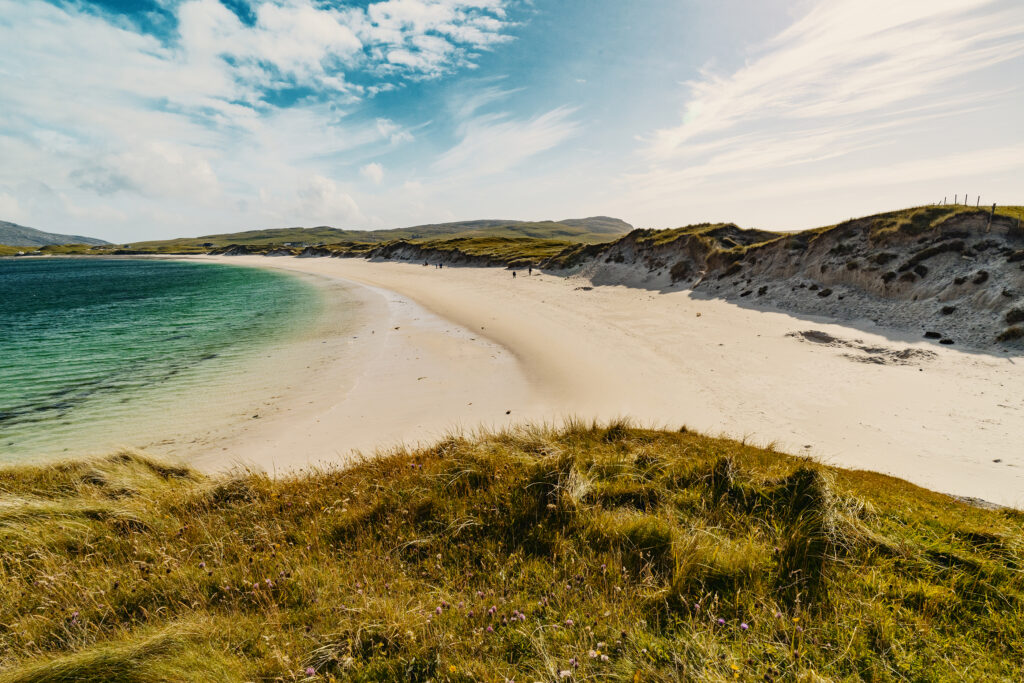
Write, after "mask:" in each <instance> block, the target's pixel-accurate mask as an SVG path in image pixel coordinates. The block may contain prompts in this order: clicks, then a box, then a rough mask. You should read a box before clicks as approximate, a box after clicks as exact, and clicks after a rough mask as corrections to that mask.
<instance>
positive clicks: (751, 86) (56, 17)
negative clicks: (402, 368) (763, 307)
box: [0, 0, 1024, 242]
mask: <svg viewBox="0 0 1024 683" xmlns="http://www.w3.org/2000/svg"><path fill="white" fill-rule="evenodd" d="M0 46H2V47H0V160H2V161H0V219H3V220H11V221H15V222H18V223H23V224H26V225H30V226H33V227H39V228H43V229H47V230H53V231H59V232H76V233H81V234H91V235H95V236H98V237H104V238H107V239H110V240H113V241H119V242H123V241H136V240H140V239H149V238H160V237H171V236H177V235H196V234H208V233H211V232H224V231H234V230H239V229H250V228H268V227H280V226H287V225H335V226H338V227H347V228H380V227H398V226H404V225H412V224H418V223H428V222H439V221H446V220H460V219H470V218H482V217H496V218H499V217H500V218H520V219H542V218H567V217H576V216H586V215H597V214H606V215H614V216H618V217H621V218H623V219H625V220H627V221H629V222H631V223H633V224H635V225H637V226H643V227H670V226H676V225H683V224H686V223H691V222H698V221H704V220H732V221H736V222H739V223H740V224H742V225H748V226H757V227H764V228H774V229H798V228H805V227H811V226H815V225H822V224H828V223H832V222H836V221H838V220H842V219H845V218H848V217H850V216H854V215H861V214H865V213H870V212H875V211H880V210H885V209H890V208H898V207H902V206H907V205H912V204H921V203H928V202H932V201H936V200H941V198H942V197H943V196H948V197H949V198H950V199H952V197H953V195H954V194H959V195H961V196H962V195H963V194H964V193H969V194H970V195H971V196H972V202H973V201H974V199H973V198H974V196H976V195H978V194H980V195H981V196H982V202H983V203H991V202H992V201H998V202H1000V203H1024V196H1022V193H1024V182H1022V181H1024V123H1022V121H1024V117H1022V116H1021V114H1020V112H1021V111H1024V92H1022V87H1024V3H1021V2H1019V0H900V1H899V2H892V1H891V0H884V1H883V0H819V1H814V0H801V1H797V2H794V1H788V2H785V1H783V0H714V1H711V0H644V1H638V2H623V1H622V0H614V1H612V0H586V1H583V0H573V1H566V0H557V1H556V0H533V1H528V0H379V1H373V2H369V1H363V2H341V1H338V0H334V1H331V0H319V1H315V0H185V1H179V0H142V1H134V0H132V1H130V0H104V1H102V2H85V1H71V0H68V1H53V2H43V1H42V0H36V1H34V2H26V1H24V0H22V1H12V0H0Z"/></svg>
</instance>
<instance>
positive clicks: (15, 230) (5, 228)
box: [0, 221, 110, 247]
mask: <svg viewBox="0 0 1024 683" xmlns="http://www.w3.org/2000/svg"><path fill="white" fill-rule="evenodd" d="M0 244H7V245H10V246H12V247H42V246H45V245H47V244H90V245H100V244H110V242H104V241H103V240H98V239H96V238H95V237H82V236H81V235H59V234H57V233H53V232H43V231H42V230H36V229H35V228H26V227H25V226H24V225H18V224H17V223H9V222H7V221H0Z"/></svg>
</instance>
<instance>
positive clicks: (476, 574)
mask: <svg viewBox="0 0 1024 683" xmlns="http://www.w3.org/2000/svg"><path fill="white" fill-rule="evenodd" d="M1022 538H1024V514H1022V513H1021V512H1019V511H1016V510H999V509H981V508H975V507H969V506H967V505H965V504H963V503H960V502H957V501H955V500H953V499H951V498H949V497H947V496H943V495H941V494H936V493H932V492H929V491H925V490H923V489H920V488H917V487H914V486H912V485H910V484H908V483H906V482H903V481H900V480H897V479H893V478H890V477H886V476H883V475H878V474H873V473H869V472H858V471H850V470H841V469H836V468H830V467H824V466H820V465H816V464H814V463H810V462H808V461H807V460H805V459H800V458H796V457H793V456H788V455H785V454H781V453H778V452H776V451H775V450H773V449H761V448H756V447H752V446H749V445H746V444H742V443H738V442H735V441H729V440H724V439H715V438H710V437H707V436H703V435H701V434H697V433H693V432H691V431H688V430H683V431H678V432H676V431H671V432H670V431H652V430H645V429H641V428H638V427H636V426H633V425H631V424H629V423H628V422H627V421H616V422H613V423H610V424H599V423H588V422H584V421H581V420H574V421H570V422H568V423H567V424H565V425H564V426H562V427H558V428H555V427H551V426H520V427H514V428H509V429H506V430H504V431H500V432H493V433H491V432H482V433H478V434H474V435H453V436H451V437H449V438H446V439H443V440H441V441H439V442H438V443H437V444H435V445H433V446H429V447H425V448H420V449H417V450H411V451H410V450H404V449H399V450H394V451H390V452H386V453H381V454H379V455H378V456H377V457H375V458H372V459H366V460H364V461H361V462H359V463H357V464H355V465H353V466H351V467H349V468H347V469H338V470H322V471H313V472H306V473H303V474H299V475H294V476H290V477H283V478H279V479H271V478H269V477H267V476H265V475H262V474H259V473H255V472H235V473H233V474H231V475H225V476H223V477H215V478H208V477H203V476H201V475H198V474H196V473H194V472H191V471H189V470H187V469H184V468H181V467H177V466H173V465H167V464H165V463H161V462H158V461H155V460H152V459H150V458H148V457H146V456H145V455H143V454H139V453H130V452H126V453H119V454H115V455H114V456H112V457H109V458H105V459H100V460H93V461H88V462H70V463H58V464H54V465H49V466H43V467H9V468H6V469H2V470H0V546H2V547H3V548H4V552H3V553H2V554H0V579H2V580H0V615H2V616H3V618H2V619H0V683H9V682H14V681H18V682H22V681H71V680H75V681H101V680H102V681H108V680H109V681H140V682H146V683H148V682H149V681H182V680H197V681H198V680H202V681H206V680H224V681H255V680H277V681H393V680H407V681H471V680H482V681H501V680H505V679H515V680H544V681H551V680H565V679H569V680H575V681H583V680H589V681H597V680H626V681H638V680H639V681H673V680H681V679H682V680H693V679H700V680H859V679H867V680H876V681H886V680H905V679H910V680H923V679H926V680H950V681H953V680H963V679H964V678H968V679H972V680H1021V679H1022V678H1024V665H1022V662H1024V626H1022V624H1024V580H1022V573H1021V569H1022V567H1024V542H1022V541H1021V539H1022ZM562 672H568V673H567V674H566V675H565V678H563V673H562Z"/></svg>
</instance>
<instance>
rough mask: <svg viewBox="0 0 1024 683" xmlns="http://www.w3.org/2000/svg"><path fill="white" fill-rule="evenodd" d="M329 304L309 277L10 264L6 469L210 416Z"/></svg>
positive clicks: (0, 423) (86, 262)
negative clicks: (240, 380)
mask: <svg viewBox="0 0 1024 683" xmlns="http://www.w3.org/2000/svg"><path fill="white" fill-rule="evenodd" d="M320 305H321V302H320V298H319V296H317V293H316V291H315V288H314V287H313V286H311V285H310V284H309V283H308V282H306V281H304V280H302V279H300V278H297V277H293V276H290V275H287V274H283V273H279V272H274V271H269V270H264V269H258V268H242V267H235V266H227V265H215V264H199V263H188V262H177V261H164V260H131V259H59V258H52V259H0V462H14V461H19V460H25V459H28V458H32V457H34V456H43V455H53V454H62V453H68V452H87V451H91V450H96V449H102V448H104V447H105V446H106V445H107V444H109V443H113V442H118V438H116V437H115V435H116V434H124V435H129V434H131V433H133V432H137V431H138V430H139V429H141V428H142V427H143V426H145V425H152V424H154V423H156V422H158V421H160V420H171V419H173V417H174V416H175V414H181V415H184V414H186V413H187V412H189V411H191V412H192V413H193V414H194V413H196V411H197V410H200V411H202V409H203V407H204V406H203V405H202V403H203V401H208V402H211V403H216V402H218V393H217V391H216V389H217V388H218V387H221V388H223V386H224V384H225V383H226V382H229V381H230V380H229V379H228V378H230V377H232V376H233V374H235V373H241V372H244V371H245V370H246V369H247V368H249V367H250V365H251V364H252V363H254V362H255V360H256V358H257V357H258V356H260V355H261V353H262V352H264V351H266V350H267V349H268V348H272V347H274V346H275V345H279V344H281V343H284V342H286V341H287V340H288V339H289V337H292V336H295V335H298V334H301V331H302V330H303V329H305V328H306V327H307V326H308V325H309V324H310V323H311V321H313V320H314V319H315V317H316V314H317V312H318V307H319V306H320ZM209 409H210V411H215V410H216V409H217V406H216V405H210V406H209ZM177 427H178V428H182V427H183V425H180V424H179V425H177Z"/></svg>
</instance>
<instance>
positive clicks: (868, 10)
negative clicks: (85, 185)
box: [627, 0, 1024, 200]
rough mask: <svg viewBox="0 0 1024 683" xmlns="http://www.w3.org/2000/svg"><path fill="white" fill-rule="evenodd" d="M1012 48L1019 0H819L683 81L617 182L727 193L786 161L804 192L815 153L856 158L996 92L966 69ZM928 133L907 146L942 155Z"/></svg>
mask: <svg viewBox="0 0 1024 683" xmlns="http://www.w3.org/2000/svg"><path fill="white" fill-rule="evenodd" d="M1022 55H1024V5H1021V4H1020V3H1006V2H998V1H996V0H901V1H900V2H891V1H889V0H829V1H827V2H818V3H817V4H815V5H814V6H813V7H812V8H811V9H810V11H809V12H807V14H806V15H804V16H802V17H801V18H799V19H798V20H796V21H795V22H794V23H793V24H792V25H791V26H790V27H789V28H788V29H786V30H784V31H783V32H782V33H780V34H779V35H778V36H776V37H775V38H774V39H772V40H771V41H769V42H768V43H767V45H765V46H764V47H763V48H762V49H761V50H760V51H759V55H758V56H756V57H754V58H753V59H752V60H750V61H749V62H748V63H747V64H746V65H745V66H743V67H742V68H740V69H738V70H737V71H735V72H734V73H731V74H728V75H715V74H712V73H705V74H704V75H703V76H702V77H701V78H700V79H697V80H695V81H693V82H691V83H689V84H688V86H689V89H690V92H691V97H690V99H689V100H688V103H687V105H686V108H685V111H684V112H683V115H682V120H681V122H680V123H679V124H678V125H676V126H673V127H671V128H664V129H661V130H657V131H655V132H654V133H653V134H651V135H649V136H647V137H645V138H643V140H642V147H641V152H642V158H643V159H644V164H645V165H646V169H644V170H643V171H640V172H638V173H635V174H633V175H631V176H630V177H629V178H628V180H627V184H628V185H629V186H630V187H631V188H633V190H635V191H636V193H637V197H638V198H643V199H648V200H650V199H655V198H659V197H667V196H670V195H672V194H674V193H675V194H677V193H678V192H679V191H680V189H682V188H696V187H699V186H704V187H708V188H710V189H711V190H714V188H715V187H716V186H720V187H721V188H722V190H723V194H728V193H729V192H733V191H734V188H735V185H736V183H737V181H739V180H742V182H744V183H757V182H762V181H769V180H771V181H772V184H773V186H775V187H776V188H777V189H778V188H779V183H778V182H777V179H776V178H774V177H771V174H774V173H777V172H778V171H779V170H780V169H783V168H787V169H790V172H793V173H794V175H792V176H791V178H792V181H791V183H790V185H789V189H790V190H792V191H804V189H805V188H806V187H807V181H808V179H810V178H814V177H817V175H818V174H820V173H821V169H822V165H823V163H824V162H829V161H832V162H837V161H838V160H843V161H844V163H849V164H852V165H854V166H856V165H857V164H860V163H863V161H864V154H865V152H867V151H869V150H872V149H880V148H884V147H887V146H889V145H893V144H896V143H898V142H900V141H902V140H904V139H905V138H906V137H907V136H908V135H909V134H914V133H919V132H920V131H922V130H927V129H928V127H929V126H932V127H939V128H941V119H943V118H946V117H953V116H958V115H962V114H964V113H967V112H969V111H971V110H974V109H977V108H979V107H984V106H985V105H986V104H987V103H991V102H992V101H994V100H996V99H998V98H1001V97H1005V96H1006V94H1007V89H1006V87H1005V84H1001V85H995V86H994V85H993V83H992V82H991V81H986V80H985V79H977V80H972V78H973V77H974V76H976V75H977V74H981V73H984V72H985V71H986V70H987V69H990V68H992V67H995V66H998V65H1000V64H1004V63H1007V62H1010V61H1012V60H1019V59H1020V57H1021V56H1022ZM937 142H939V141H938V140H934V139H932V140H931V147H932V149H931V150H930V151H929V150H928V149H923V150H922V149H920V148H919V149H916V150H913V152H910V151H909V150H908V153H914V154H915V155H922V154H923V155H924V156H923V158H924V159H927V158H930V155H931V154H939V155H941V153H942V152H941V151H940V148H939V147H938V145H936V144H935V143H937ZM919 147H925V145H923V144H922V145H920V146H919ZM894 151H895V150H891V149H890V152H894ZM799 166H806V167H807V169H808V170H807V171H806V173H808V174H811V175H810V176H809V177H805V176H800V175H799V174H796V172H795V171H794V167H799ZM737 174H746V175H743V176H741V177H740V178H737V177H736V175H737ZM725 176H729V177H728V178H725ZM725 186H728V188H726V187H725ZM746 186H749V185H746Z"/></svg>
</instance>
